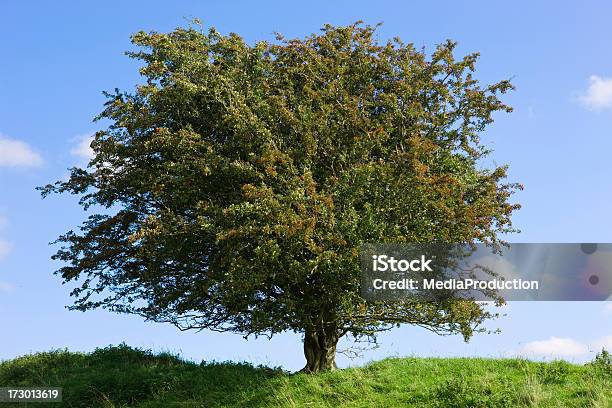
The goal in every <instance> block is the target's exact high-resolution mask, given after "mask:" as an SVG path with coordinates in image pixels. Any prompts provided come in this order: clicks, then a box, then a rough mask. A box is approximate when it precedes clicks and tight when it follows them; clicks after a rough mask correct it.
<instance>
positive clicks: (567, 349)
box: [517, 335, 612, 358]
mask: <svg viewBox="0 0 612 408" xmlns="http://www.w3.org/2000/svg"><path fill="white" fill-rule="evenodd" d="M602 348H605V349H606V350H612V335H610V336H604V337H602V338H599V339H597V340H595V341H593V342H591V343H589V344H585V343H582V342H579V341H577V340H574V339H571V338H568V337H555V336H552V337H550V338H549V339H547V340H537V341H532V342H529V343H526V344H525V345H523V347H521V348H520V349H519V350H518V351H517V354H518V355H519V356H524V357H544V358H570V357H585V356H586V355H587V354H589V353H590V352H598V351H601V349H602Z"/></svg>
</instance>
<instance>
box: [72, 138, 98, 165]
mask: <svg viewBox="0 0 612 408" xmlns="http://www.w3.org/2000/svg"><path fill="white" fill-rule="evenodd" d="M93 139H94V135H93V134H91V133H88V134H85V135H82V136H77V137H76V138H74V141H75V142H76V145H75V146H74V147H73V148H72V149H70V154H71V155H73V156H76V157H78V158H80V159H83V160H87V161H89V160H91V159H93V157H94V151H93V149H92V148H91V147H90V145H91V142H92V141H93Z"/></svg>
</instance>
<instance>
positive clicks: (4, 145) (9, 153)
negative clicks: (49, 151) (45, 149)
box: [0, 134, 43, 167]
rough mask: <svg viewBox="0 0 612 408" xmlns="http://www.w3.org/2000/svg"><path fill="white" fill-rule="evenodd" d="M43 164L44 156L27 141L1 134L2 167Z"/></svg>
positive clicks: (0, 153)
mask: <svg viewBox="0 0 612 408" xmlns="http://www.w3.org/2000/svg"><path fill="white" fill-rule="evenodd" d="M42 164H43V159H42V157H41V156H40V155H39V154H38V153H37V152H35V151H34V150H32V148H31V147H30V146H29V145H28V144H27V143H25V142H22V141H21V140H15V139H9V138H8V137H6V136H3V135H2V134H0V167H2V166H5V167H38V166H40V165H42Z"/></svg>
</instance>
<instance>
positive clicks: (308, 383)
mask: <svg viewBox="0 0 612 408" xmlns="http://www.w3.org/2000/svg"><path fill="white" fill-rule="evenodd" d="M611 381H612V371H611V368H610V360H609V359H606V360H605V361H603V362H602V361H601V360H600V362H599V364H587V365H584V366H579V365H573V364H569V363H566V362H563V361H556V362H552V363H538V362H530V361H526V360H520V359H500V360H495V359H479V358H393V359H386V360H383V361H379V362H376V363H372V364H369V365H367V366H365V367H360V368H351V369H345V370H339V371H335V372H330V373H323V374H319V375H306V374H293V375H292V374H289V373H287V372H284V371H282V370H280V369H270V368H266V367H253V366H251V365H250V364H246V363H202V364H196V363H193V362H188V361H184V360H182V359H180V358H179V357H177V356H174V355H171V354H167V353H166V354H165V353H162V354H153V353H152V352H150V351H143V350H138V349H133V348H130V347H128V346H125V345H121V346H115V347H107V348H104V349H98V350H96V351H94V352H93V353H89V354H84V353H71V352H68V351H52V352H47V353H37V354H33V355H27V356H24V357H19V358H16V359H14V360H9V361H4V362H1V363H0V386H22V387H23V386H59V387H63V388H64V402H63V404H57V403H56V404H47V405H48V406H53V407H58V406H66V407H132V406H134V407H173V406H176V407H395V406H398V407H405V406H413V407H456V408H460V407H515V406H523V407H532V406H533V407H608V408H609V407H612V395H611V391H610V389H611V385H612V384H611ZM0 406H2V407H9V406H11V405H9V404H0ZM29 406H43V404H30V405H29Z"/></svg>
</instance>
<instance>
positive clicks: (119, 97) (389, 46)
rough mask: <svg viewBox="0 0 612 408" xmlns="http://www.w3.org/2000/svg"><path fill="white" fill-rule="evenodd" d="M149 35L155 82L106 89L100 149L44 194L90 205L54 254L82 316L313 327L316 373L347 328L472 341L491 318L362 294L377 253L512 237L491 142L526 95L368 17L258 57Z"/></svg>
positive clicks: (217, 37)
mask: <svg viewBox="0 0 612 408" xmlns="http://www.w3.org/2000/svg"><path fill="white" fill-rule="evenodd" d="M132 41H133V43H134V44H135V45H136V46H138V50H137V51H133V52H129V53H128V54H129V56H130V57H132V58H135V59H137V60H139V61H141V63H142V68H141V69H140V72H141V74H142V76H143V78H144V81H143V83H141V84H140V85H138V86H137V87H136V89H135V91H133V92H122V91H119V90H115V92H114V93H108V94H107V97H108V100H107V102H106V105H105V108H104V110H103V112H102V113H101V114H100V115H99V117H98V119H105V120H108V121H109V122H110V125H109V126H108V128H106V129H104V130H100V131H98V132H97V133H96V135H95V140H94V141H93V142H92V148H93V150H94V152H95V157H94V158H93V159H92V160H91V161H90V162H89V164H88V166H87V167H86V168H78V167H77V168H73V169H71V175H70V178H69V180H68V181H59V182H56V183H55V184H51V185H48V186H46V187H44V188H42V193H43V196H44V195H48V194H50V193H63V192H68V193H72V194H75V195H77V196H79V197H80V203H81V204H82V205H83V206H84V207H85V208H86V209H89V210H90V215H89V216H88V218H87V219H86V220H85V221H84V222H83V224H82V225H81V226H80V229H79V230H77V231H76V232H74V231H70V232H68V233H66V234H64V235H62V236H61V237H60V238H59V242H60V243H61V244H62V247H61V249H60V250H59V251H58V252H57V254H56V255H55V259H57V260H61V261H64V266H62V267H61V269H59V271H58V272H59V273H60V274H61V276H62V278H63V280H64V281H66V282H69V281H74V282H75V283H76V285H75V286H76V288H75V289H74V291H73V292H72V295H73V296H74V297H75V303H74V305H73V306H72V308H73V309H77V310H87V309H92V308H97V307H103V308H107V309H110V310H112V311H116V312H123V313H133V314H137V315H141V316H143V317H145V318H146V319H148V320H152V321H157V322H170V323H173V324H175V325H176V326H178V327H179V328H181V329H212V330H219V331H231V332H237V333H241V334H243V335H245V336H249V335H273V334H275V333H279V332H283V331H287V330H291V331H295V332H298V333H303V334H304V351H305V356H306V359H307V365H306V367H305V369H306V370H307V371H318V370H325V369H330V368H333V367H334V366H335V362H334V356H335V348H336V344H337V341H338V339H339V338H340V337H342V336H343V335H345V334H352V335H353V336H355V337H357V338H359V337H363V336H366V337H369V338H372V337H373V336H375V334H376V333H377V332H378V331H381V330H386V329H389V328H391V327H393V326H395V325H397V324H401V323H408V324H414V325H419V326H422V327H425V328H428V329H430V330H433V331H435V332H438V333H441V334H444V333H460V334H462V335H463V336H464V337H465V338H466V339H468V338H469V337H470V336H471V335H472V334H473V333H474V331H475V330H479V329H480V328H481V324H482V323H483V321H484V320H485V319H487V318H489V317H492V314H491V313H490V312H488V311H487V310H485V308H484V306H483V305H482V304H479V303H477V302H473V301H448V302H439V303H434V302H429V303H402V302H395V303H393V304H382V303H379V302H367V301H365V300H364V299H363V298H362V297H361V295H360V290H359V284H360V262H359V248H360V246H361V245H362V244H363V243H368V242H383V243H384V242H392V243H402V242H411V243H421V242H461V243H470V242H476V241H478V242H485V243H487V244H490V245H493V246H495V245H499V244H500V243H501V241H500V239H499V238H498V237H499V235H500V234H502V233H508V232H512V231H514V229H513V227H512V223H511V215H512V213H513V211H514V210H516V209H517V208H518V205H517V204H514V203H511V202H510V196H511V195H512V193H513V192H514V191H515V190H516V189H517V188H520V185H518V184H513V183H509V182H506V181H505V179H506V168H505V167H503V166H502V167H492V168H487V167H486V166H484V165H483V161H482V158H483V157H485V156H486V155H487V154H489V149H487V147H486V146H485V144H483V143H481V141H480V139H479V136H480V135H481V134H482V132H483V131H484V130H485V128H486V127H487V125H489V124H490V123H492V122H493V116H492V115H493V114H494V113H495V112H496V111H502V112H510V111H511V108H510V107H509V106H507V105H506V104H504V103H503V102H502V101H501V100H500V94H503V93H505V92H507V91H509V90H511V89H512V85H511V84H510V82H509V81H505V80H504V81H501V82H498V83H494V84H491V85H481V84H480V83H479V82H478V81H477V80H476V79H475V78H474V77H473V72H474V70H475V63H476V61H477V58H478V54H470V55H467V56H464V57H462V58H459V59H456V58H455V56H454V49H455V46H456V44H455V43H454V42H452V41H447V42H445V43H443V44H440V45H439V46H438V47H437V48H436V49H435V50H434V51H433V52H432V53H431V55H428V54H427V53H426V52H425V51H424V50H420V49H417V48H415V47H414V46H413V45H412V44H405V43H403V42H402V41H401V40H400V39H398V38H396V39H393V40H390V41H388V42H381V41H379V40H378V39H377V33H376V27H372V26H368V25H365V24H363V23H360V22H358V23H356V24H353V25H350V26H345V27H334V26H330V25H326V26H324V28H323V29H322V30H321V32H319V33H317V34H313V35H310V36H308V37H306V38H303V39H286V38H284V37H282V36H281V35H278V36H277V39H276V41H273V42H266V41H262V42H258V43H256V44H254V45H249V44H248V43H246V42H245V41H244V40H243V39H242V38H241V37H240V36H238V35H236V34H229V35H227V36H225V35H221V34H220V33H218V32H217V31H216V30H215V29H210V30H208V31H204V30H201V29H199V28H198V27H197V26H196V27H188V28H177V29H176V30H174V31H173V32H170V33H157V32H150V33H145V32H139V33H137V34H135V35H134V36H133V38H132Z"/></svg>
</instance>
